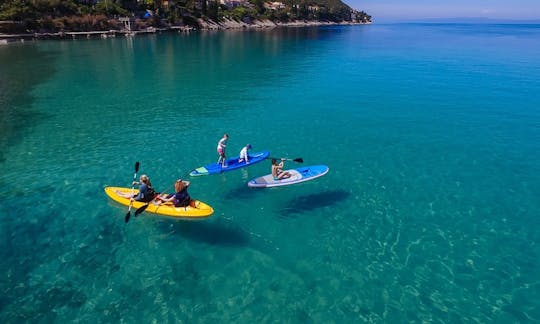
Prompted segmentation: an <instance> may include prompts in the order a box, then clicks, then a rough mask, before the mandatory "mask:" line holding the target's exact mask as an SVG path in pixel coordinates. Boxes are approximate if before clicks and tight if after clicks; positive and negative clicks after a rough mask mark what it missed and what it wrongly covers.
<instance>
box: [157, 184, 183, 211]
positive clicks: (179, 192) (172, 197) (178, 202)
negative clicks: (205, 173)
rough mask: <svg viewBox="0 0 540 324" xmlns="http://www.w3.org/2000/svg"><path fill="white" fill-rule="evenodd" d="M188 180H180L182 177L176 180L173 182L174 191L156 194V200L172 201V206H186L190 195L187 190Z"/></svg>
mask: <svg viewBox="0 0 540 324" xmlns="http://www.w3.org/2000/svg"><path fill="white" fill-rule="evenodd" d="M189 184H190V182H189V181H182V179H178V180H176V182H175V183H174V190H175V191H176V192H175V193H173V194H169V195H161V196H157V197H156V200H159V201H162V202H172V203H173V205H174V207H187V206H190V205H191V201H192V200H191V197H190V196H189V193H188V192H187V189H188V187H189Z"/></svg>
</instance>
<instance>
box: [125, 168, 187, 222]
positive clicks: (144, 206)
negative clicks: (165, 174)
mask: <svg viewBox="0 0 540 324" xmlns="http://www.w3.org/2000/svg"><path fill="white" fill-rule="evenodd" d="M191 171H193V170H190V171H189V172H188V173H187V174H186V175H185V176H184V177H182V178H181V179H184V178H185V177H187V176H188V175H189V174H190V173H191ZM152 200H153V199H152ZM148 205H150V201H149V202H147V203H146V205H142V206H141V207H139V208H137V210H136V211H135V217H137V216H139V214H141V213H142V212H144V211H145V210H146V208H148Z"/></svg>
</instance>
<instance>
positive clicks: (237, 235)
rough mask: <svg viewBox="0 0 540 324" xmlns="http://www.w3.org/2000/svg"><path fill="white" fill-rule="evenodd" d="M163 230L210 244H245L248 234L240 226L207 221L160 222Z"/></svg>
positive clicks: (247, 240) (247, 241)
mask: <svg viewBox="0 0 540 324" xmlns="http://www.w3.org/2000/svg"><path fill="white" fill-rule="evenodd" d="M161 224H162V225H163V227H164V228H163V230H166V231H168V232H171V230H172V232H174V233H177V234H179V235H182V237H184V238H187V239H189V240H192V241H196V242H200V243H206V244H210V245H223V246H245V245H247V244H248V243H249V236H248V235H247V234H246V233H245V232H244V231H242V229H241V228H235V227H231V226H228V225H226V224H224V223H209V222H176V223H173V224H171V223H170V222H162V223H161Z"/></svg>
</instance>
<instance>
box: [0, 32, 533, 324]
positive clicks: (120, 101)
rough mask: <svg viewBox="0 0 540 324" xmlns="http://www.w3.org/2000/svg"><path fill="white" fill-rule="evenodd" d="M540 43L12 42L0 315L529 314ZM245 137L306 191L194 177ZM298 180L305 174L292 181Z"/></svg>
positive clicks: (456, 39) (215, 36)
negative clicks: (158, 205) (175, 196)
mask: <svg viewBox="0 0 540 324" xmlns="http://www.w3.org/2000/svg"><path fill="white" fill-rule="evenodd" d="M539 36H540V27H539V26H537V25H437V24H427V25H422V24H418V25H415V24H410V25H408V24H403V25H372V26H355V27H333V28H320V29H289V30H277V31H268V32H222V33H201V34H192V35H176V34H174V35H160V36H157V37H136V38H133V39H126V38H117V39H106V40H91V41H86V40H84V41H64V42H37V43H26V44H24V45H20V44H15V45H10V46H3V47H0V62H1V64H0V94H1V96H0V107H1V108H0V109H1V110H2V119H1V121H0V124H1V130H0V132H1V134H2V136H1V139H0V164H1V167H2V174H1V176H0V185H1V186H0V187H1V188H3V189H2V197H3V198H2V204H1V205H0V231H1V232H2V233H1V238H2V239H1V241H0V242H1V246H0V247H1V248H0V253H1V257H2V259H3V261H2V263H1V268H0V270H2V273H4V274H5V275H4V276H2V277H1V278H0V289H1V291H2V294H0V307H1V308H0V320H1V321H2V322H9V323H15V322H20V321H23V320H27V321H44V322H48V321H58V322H65V321H77V320H79V321H82V322H96V321H101V322H118V321H124V322H134V321H141V320H142V321H145V322H150V321H153V320H156V321H160V322H163V321H173V320H175V321H178V320H180V321H186V322H195V321H196V322H216V321H217V322H236V323H244V322H246V323H251V322H253V321H263V322H273V321H276V322H301V323H304V322H335V323H344V322H352V321H362V322H364V321H365V322H369V321H370V322H410V321H416V322H420V321H433V322H483V323H485V322H493V321H498V322H514V321H517V322H527V321H530V322H536V321H539V320H540V277H539V275H538V273H540V272H539V269H540V262H539V261H538V260H539V256H540V255H539V254H540V247H539V246H538V242H540V234H539V230H538V225H539V223H540V222H539V220H538V217H539V216H540V215H539V214H540V200H539V199H538V197H539V196H540V108H539V107H540V97H539V96H538V93H540V81H539V80H540V61H539V60H538V57H540V37H539ZM223 132H228V133H229V134H230V135H231V139H230V141H229V150H228V152H229V154H231V155H232V154H236V153H237V152H238V151H239V150H240V149H241V147H242V146H243V145H245V144H246V143H248V142H249V143H251V144H252V145H253V147H254V150H255V151H257V150H264V149H268V150H270V151H271V152H272V155H275V156H286V157H290V158H296V157H302V158H303V159H304V161H305V162H304V164H305V165H309V164H327V165H328V166H329V167H330V169H331V170H330V172H329V173H328V174H327V175H326V176H325V177H322V178H320V179H318V180H316V181H312V182H307V183H304V184H301V185H298V186H291V187H288V188H279V189H272V190H252V189H249V188H248V187H247V186H246V182H247V181H248V180H249V179H251V178H253V177H256V176H260V175H262V174H266V173H268V172H269V163H268V164H265V163H262V164H258V165H255V166H252V167H250V168H248V169H245V170H240V171H235V172H230V173H226V174H223V175H219V176H208V177H202V178H194V179H192V188H191V190H190V192H191V194H192V196H194V197H196V198H198V199H201V200H203V201H205V202H208V203H209V204H211V205H212V206H213V207H214V209H215V210H216V213H215V215H214V216H213V217H212V218H210V219H208V220H205V221H200V222H178V221H174V220H169V219H163V218H157V217H155V216H152V215H148V214H145V215H144V216H141V217H138V218H133V217H132V219H131V221H130V222H129V223H128V224H125V223H124V221H123V216H124V215H125V213H126V208H124V207H123V206H119V205H117V204H115V203H113V202H111V201H110V200H108V198H107V197H106V196H105V194H104V192H103V187H104V186H107V185H118V186H127V185H129V183H130V181H131V178H132V177H133V165H134V162H135V161H140V163H141V172H143V173H147V174H149V175H150V177H151V179H152V182H153V184H154V186H155V187H157V188H158V189H160V190H170V188H171V185H172V182H173V181H174V180H175V179H176V178H178V177H185V175H186V174H187V173H188V172H189V171H190V170H191V169H192V168H194V167H197V166H200V165H202V164H206V163H207V162H212V161H214V160H215V159H216V153H215V145H216V143H217V141H218V140H219V138H220V137H221V135H222V134H223ZM288 166H291V167H292V166H293V163H292V162H291V163H289V164H288Z"/></svg>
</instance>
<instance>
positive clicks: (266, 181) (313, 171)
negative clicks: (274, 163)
mask: <svg viewBox="0 0 540 324" xmlns="http://www.w3.org/2000/svg"><path fill="white" fill-rule="evenodd" d="M328 170H330V169H329V168H328V167H327V166H326V165H312V166H307V167H301V168H296V169H291V170H287V172H289V173H290V174H291V176H290V177H289V178H285V179H281V180H275V179H274V177H272V174H267V175H265V176H262V177H258V178H255V179H253V180H250V181H249V182H248V186H249V187H253V188H270V187H279V186H288V185H292V184H295V183H300V182H304V181H309V180H313V179H317V178H318V177H322V176H323V175H325V174H327V173H328ZM284 172H285V171H284Z"/></svg>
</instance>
